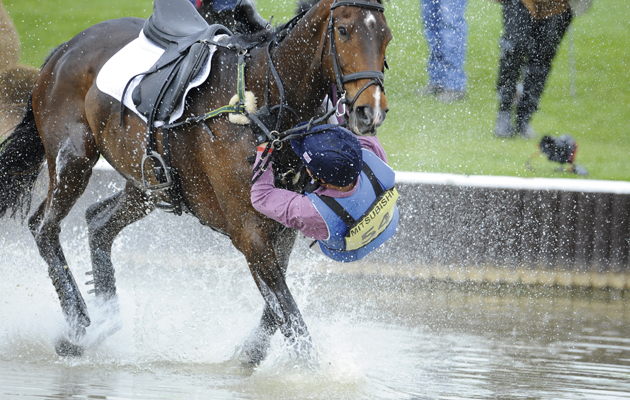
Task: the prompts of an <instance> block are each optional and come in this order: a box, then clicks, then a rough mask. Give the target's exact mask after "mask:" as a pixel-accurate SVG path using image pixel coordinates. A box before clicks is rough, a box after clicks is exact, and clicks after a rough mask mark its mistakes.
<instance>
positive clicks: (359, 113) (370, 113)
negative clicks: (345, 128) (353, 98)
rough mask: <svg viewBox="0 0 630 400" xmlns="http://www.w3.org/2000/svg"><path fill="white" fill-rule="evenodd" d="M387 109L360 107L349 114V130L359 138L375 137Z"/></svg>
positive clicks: (369, 106)
mask: <svg viewBox="0 0 630 400" xmlns="http://www.w3.org/2000/svg"><path fill="white" fill-rule="evenodd" d="M387 111H389V109H388V108H385V109H382V108H380V107H377V108H375V107H373V106H371V105H361V106H357V107H355V108H354V109H353V110H352V111H351V112H350V118H349V120H348V123H349V128H350V130H351V131H352V132H354V133H355V134H356V135H359V136H376V133H377V130H378V127H379V126H381V125H383V122H384V121H385V117H386V116H387Z"/></svg>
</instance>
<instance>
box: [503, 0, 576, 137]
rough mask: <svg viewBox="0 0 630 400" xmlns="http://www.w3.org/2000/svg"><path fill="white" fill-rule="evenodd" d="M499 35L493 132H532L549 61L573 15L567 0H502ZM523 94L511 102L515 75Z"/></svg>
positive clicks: (513, 94)
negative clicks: (496, 110) (495, 111)
mask: <svg viewBox="0 0 630 400" xmlns="http://www.w3.org/2000/svg"><path fill="white" fill-rule="evenodd" d="M501 3H502V4H503V36H502V37H501V40H500V42H499V46H500V48H501V56H500V60H499V75H498V79H497V95H498V99H499V111H498V113H497V121H496V125H495V129H494V134H495V135H496V136H497V137H501V138H506V137H512V136H515V135H520V136H522V137H524V138H527V139H529V138H533V137H534V136H536V134H535V132H534V130H533V129H532V127H531V125H530V121H531V118H532V115H533V114H534V112H536V110H537V109H538V103H539V101H540V97H541V95H542V93H543V90H544V88H545V83H546V82H547V77H548V76H549V72H550V71H551V62H552V61H553V58H554V57H555V55H556V51H557V50H558V46H559V45H560V42H561V41H562V38H563V37H564V34H565V32H566V31H567V29H568V28H569V24H570V23H571V20H572V19H573V14H572V12H571V7H570V6H569V0H502V1H501ZM521 73H522V74H523V94H522V95H521V96H519V98H518V100H517V103H516V124H515V125H514V124H513V122H512V120H513V116H512V105H513V101H514V96H515V94H516V86H517V83H518V79H519V77H520V76H521Z"/></svg>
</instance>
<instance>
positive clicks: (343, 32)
mask: <svg viewBox="0 0 630 400" xmlns="http://www.w3.org/2000/svg"><path fill="white" fill-rule="evenodd" d="M337 31H338V32H339V34H340V35H341V36H346V37H347V36H348V30H347V29H346V28H345V27H343V26H340V27H339V28H337Z"/></svg>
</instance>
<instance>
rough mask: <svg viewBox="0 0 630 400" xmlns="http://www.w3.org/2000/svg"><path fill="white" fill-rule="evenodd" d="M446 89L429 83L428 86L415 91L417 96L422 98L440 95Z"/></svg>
mask: <svg viewBox="0 0 630 400" xmlns="http://www.w3.org/2000/svg"><path fill="white" fill-rule="evenodd" d="M442 90H444V88H443V87H442V86H440V85H436V84H435V83H427V84H426V86H424V87H421V88H417V89H416V90H415V92H416V94H417V95H420V96H435V95H437V94H438V93H440V92H442Z"/></svg>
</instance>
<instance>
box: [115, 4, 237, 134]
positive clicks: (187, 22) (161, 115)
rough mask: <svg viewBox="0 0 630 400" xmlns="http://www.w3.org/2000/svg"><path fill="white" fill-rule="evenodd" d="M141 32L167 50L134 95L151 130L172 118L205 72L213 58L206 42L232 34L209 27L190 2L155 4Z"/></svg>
mask: <svg viewBox="0 0 630 400" xmlns="http://www.w3.org/2000/svg"><path fill="white" fill-rule="evenodd" d="M142 31H143V32H144V35H145V36H146V37H147V38H148V39H149V40H151V41H153V42H154V43H156V44H157V45H158V46H160V47H162V48H163V49H165V51H164V54H162V56H161V57H160V58H159V59H158V60H157V62H156V63H155V64H154V65H153V66H152V67H151V68H150V69H149V70H148V71H147V72H145V73H144V77H143V78H142V80H141V81H140V83H139V84H138V86H137V87H136V88H135V89H134V91H133V93H132V95H131V98H132V100H133V102H134V104H135V105H136V109H137V110H138V111H139V112H140V113H141V114H142V115H144V116H145V117H146V118H147V120H148V124H149V127H150V129H151V128H152V127H153V123H154V122H155V121H165V120H166V119H167V118H168V116H169V115H171V113H172V112H173V110H174V109H175V108H176V107H177V105H178V104H179V103H180V102H181V100H182V97H183V95H184V93H185V90H186V88H187V87H188V84H189V83H190V81H191V80H192V79H193V78H194V77H195V76H196V75H197V74H198V73H199V72H200V71H201V69H202V68H203V66H204V64H205V62H206V60H207V59H208V56H209V54H210V49H209V47H208V45H207V43H206V42H207V41H210V40H212V38H213V37H214V36H216V35H218V34H222V33H225V34H227V35H230V36H231V35H232V32H230V30H229V29H227V28H226V27H224V26H223V25H218V24H215V25H208V23H207V22H206V21H205V20H204V19H203V18H202V17H201V15H199V13H198V12H197V10H196V9H195V7H194V6H193V5H192V3H191V2H190V1H188V0H155V2H154V3H153V14H152V15H151V16H150V17H149V18H148V19H147V20H146V22H145V23H144V27H143V28H142ZM123 95H124V94H123Z"/></svg>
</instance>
